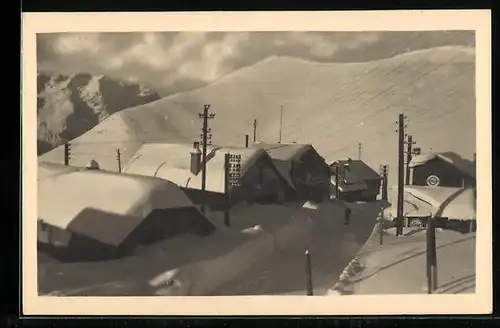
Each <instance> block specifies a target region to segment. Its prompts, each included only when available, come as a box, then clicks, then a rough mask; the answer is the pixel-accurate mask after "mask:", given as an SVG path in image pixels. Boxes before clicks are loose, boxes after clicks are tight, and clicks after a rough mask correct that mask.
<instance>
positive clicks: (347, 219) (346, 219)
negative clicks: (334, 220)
mask: <svg viewBox="0 0 500 328" xmlns="http://www.w3.org/2000/svg"><path fill="white" fill-rule="evenodd" d="M350 223H351V209H350V208H349V207H347V206H346V207H345V211H344V224H345V225H349V224H350Z"/></svg>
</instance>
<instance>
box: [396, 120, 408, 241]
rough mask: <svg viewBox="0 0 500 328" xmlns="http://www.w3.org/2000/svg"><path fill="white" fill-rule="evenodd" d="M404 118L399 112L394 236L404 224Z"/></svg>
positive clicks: (401, 230)
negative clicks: (396, 201)
mask: <svg viewBox="0 0 500 328" xmlns="http://www.w3.org/2000/svg"><path fill="white" fill-rule="evenodd" d="M405 119H406V116H405V115H403V114H399V119H398V130H397V132H398V203H397V224H396V227H397V229H396V236H400V235H402V234H403V225H404V217H403V215H404V214H403V212H404V207H403V206H404V174H405V172H404V152H405V149H404V146H405V128H406V125H405Z"/></svg>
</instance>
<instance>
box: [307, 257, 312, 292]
mask: <svg viewBox="0 0 500 328" xmlns="http://www.w3.org/2000/svg"><path fill="white" fill-rule="evenodd" d="M306 279H307V280H306V288H307V296H313V282H312V270H311V256H310V255H309V251H308V250H306Z"/></svg>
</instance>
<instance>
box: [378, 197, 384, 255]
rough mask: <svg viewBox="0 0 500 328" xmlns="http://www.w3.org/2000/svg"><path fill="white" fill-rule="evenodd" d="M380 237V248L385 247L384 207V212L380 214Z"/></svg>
mask: <svg viewBox="0 0 500 328" xmlns="http://www.w3.org/2000/svg"><path fill="white" fill-rule="evenodd" d="M379 225H380V226H379V235H380V246H382V245H384V207H383V206H382V211H381V213H380V222H379Z"/></svg>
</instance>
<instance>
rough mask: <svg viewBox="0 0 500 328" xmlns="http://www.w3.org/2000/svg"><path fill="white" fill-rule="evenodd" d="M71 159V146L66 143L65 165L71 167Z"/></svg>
mask: <svg viewBox="0 0 500 328" xmlns="http://www.w3.org/2000/svg"><path fill="white" fill-rule="evenodd" d="M70 159H71V144H70V143H69V142H66V143H65V144H64V165H66V166H68V165H69V160H70Z"/></svg>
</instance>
